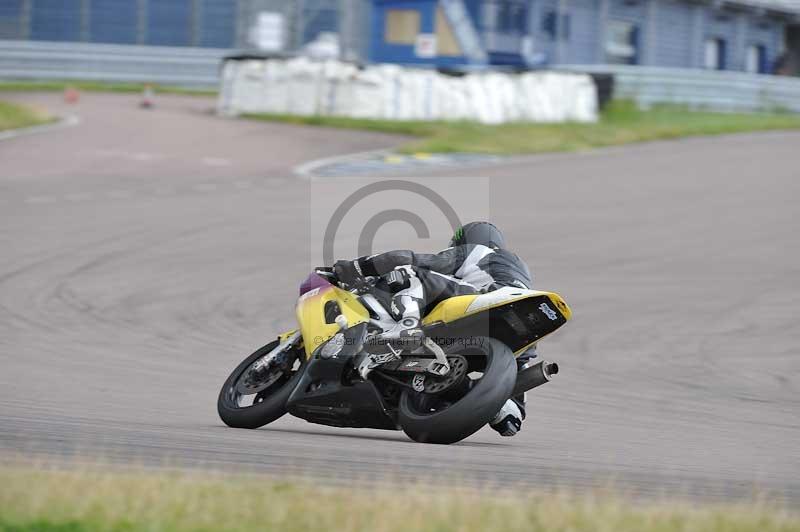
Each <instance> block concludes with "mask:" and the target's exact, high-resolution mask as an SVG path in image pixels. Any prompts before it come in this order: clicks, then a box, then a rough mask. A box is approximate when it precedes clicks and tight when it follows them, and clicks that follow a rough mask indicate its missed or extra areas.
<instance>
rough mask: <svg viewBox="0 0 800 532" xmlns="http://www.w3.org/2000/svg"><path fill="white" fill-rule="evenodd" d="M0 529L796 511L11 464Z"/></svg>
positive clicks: (503, 522) (425, 522) (693, 516)
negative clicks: (73, 469) (76, 469)
mask: <svg viewBox="0 0 800 532" xmlns="http://www.w3.org/2000/svg"><path fill="white" fill-rule="evenodd" d="M0 530H2V531H8V532H11V531H14V532H23V531H64V532H66V531H69V532H83V531H126V532H130V531H139V530H142V531H144V530H147V531H154V530H164V531H175V532H181V531H189V530H191V531H223V530H233V531H236V530H242V531H251V530H275V531H281V532H292V531H299V530H320V531H323V530H324V531H332V530H336V531H347V530H368V531H382V532H395V531H397V532H400V531H402V532H408V531H418V530H430V531H437V532H448V531H468V530H479V531H486V532H492V531H503V532H512V531H525V532H531V531H541V532H550V531H553V532H555V531H559V532H567V531H569V532H582V531H586V532H588V531H592V532H594V531H600V532H603V531H608V532H612V531H613V532H673V531H680V532H695V531H696V532H797V531H798V530H800V517H799V516H798V515H797V514H792V513H790V512H789V511H787V510H783V509H780V508H778V507H775V506H771V505H769V504H767V503H764V502H753V503H747V504H728V505H718V506H695V505H690V504H688V503H666V502H663V503H636V504H632V503H630V502H628V501H625V500H624V499H620V498H615V497H612V496H608V495H599V496H597V495H596V496H588V495H586V496H574V495H567V494H564V493H544V492H543V493H539V494H529V493H523V492H516V493H513V492H510V491H509V492H502V491H496V490H493V491H492V492H489V491H484V492H476V491H468V490H464V489H456V488H452V489H447V490H444V491H436V490H432V489H424V490H414V489H412V488H393V489H391V490H390V489H389V488H378V489H374V488H373V489H367V488H359V487H353V486H350V485H348V486H343V487H339V488H335V487H319V486H314V485H311V484H310V483H287V482H279V481H275V480H270V479H268V478H265V477H242V478H237V477H231V476H220V475H213V474H207V473H206V474H203V473H184V474H177V473H168V472H159V471H145V472H139V473H132V472H120V471H115V472H110V471H106V472H102V471H99V470H82V471H55V470H44V469H39V468H31V467H27V466H18V467H15V466H8V465H6V466H0Z"/></svg>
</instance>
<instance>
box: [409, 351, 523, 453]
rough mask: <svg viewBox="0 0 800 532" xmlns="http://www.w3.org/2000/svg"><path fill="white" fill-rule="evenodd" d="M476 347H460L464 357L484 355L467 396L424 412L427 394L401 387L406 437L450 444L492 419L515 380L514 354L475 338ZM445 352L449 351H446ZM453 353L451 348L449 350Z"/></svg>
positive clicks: (426, 441) (459, 352)
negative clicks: (481, 366) (477, 376)
mask: <svg viewBox="0 0 800 532" xmlns="http://www.w3.org/2000/svg"><path fill="white" fill-rule="evenodd" d="M474 340H476V342H475V343H477V344H479V345H476V346H470V347H468V348H467V349H463V348H462V349H460V350H459V351H458V354H461V355H464V356H466V357H467V359H470V358H471V357H475V356H481V355H482V356H483V357H485V361H486V364H485V368H484V369H483V377H482V378H481V379H479V380H476V381H474V382H475V384H474V385H473V386H472V387H471V388H469V390H468V391H467V393H466V395H464V396H463V397H461V398H460V399H458V400H457V401H456V402H454V403H452V404H450V405H449V406H446V407H445V408H444V409H443V410H441V411H434V412H430V411H425V410H426V409H425V402H426V399H427V398H426V396H428V395H429V394H424V393H417V392H413V391H411V390H404V391H403V394H402V395H401V396H400V405H399V422H400V426H401V427H402V428H403V432H405V433H406V434H407V435H408V437H409V438H411V439H412V440H414V441H418V442H421V443H439V444H450V443H455V442H458V441H461V440H463V439H464V438H466V437H468V436H471V435H472V434H474V433H475V432H477V431H478V430H480V428H481V427H483V426H484V425H486V424H487V423H488V422H489V421H491V420H492V419H493V418H494V416H496V415H497V413H498V412H499V411H500V408H502V406H503V404H504V403H505V402H506V401H507V400H508V398H509V397H511V392H512V391H513V390H514V384H515V383H516V380H517V364H516V360H515V359H514V353H512V352H511V350H510V349H509V348H508V347H507V346H506V345H505V344H503V343H502V342H500V341H498V340H495V339H493V338H488V337H478V338H475V339H474ZM445 351H448V350H445ZM449 351H450V352H453V350H452V349H451V350H449Z"/></svg>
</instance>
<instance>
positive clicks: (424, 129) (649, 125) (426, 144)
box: [245, 101, 800, 155]
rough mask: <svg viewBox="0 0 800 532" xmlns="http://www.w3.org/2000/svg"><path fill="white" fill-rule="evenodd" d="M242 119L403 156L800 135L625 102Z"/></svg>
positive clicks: (766, 119)
mask: <svg viewBox="0 0 800 532" xmlns="http://www.w3.org/2000/svg"><path fill="white" fill-rule="evenodd" d="M245 117H246V118H251V119H257V120H268V121H277V122H288V123H294V124H309V125H316V126H326V127H337V128H348V129H362V130H368V131H381V132H386V133H397V134H403V135H409V136H413V137H418V139H416V140H412V141H410V142H409V143H407V144H405V145H404V146H402V147H401V148H400V151H402V152H404V153H414V152H429V153H449V152H472V153H486V154H496V155H513V154H527V153H542V152H553V151H577V150H586V149H589V148H596V147H602V146H616V145H620V144H630V143H633V142H644V141H651V140H663V139H674V138H680V137H688V136H698V135H720V134H725V133H739V132H745V131H764V130H775V129H800V115H791V114H785V113H775V114H772V113H764V114H728V113H712V112H707V111H691V110H689V109H687V108H685V107H679V106H657V107H655V108H653V109H650V110H648V111H643V110H639V109H638V108H636V106H635V105H634V104H633V103H631V102H627V101H616V102H612V103H611V104H610V105H609V106H608V108H607V109H606V110H604V111H603V113H602V115H601V118H600V120H599V121H598V122H597V123H595V124H582V123H574V122H573V123H565V124H531V123H512V124H503V125H497V126H491V125H484V124H479V123H476V122H413V121H412V122H401V121H391V120H365V119H352V118H339V117H321V116H311V117H300V116H289V115H271V114H251V115H245Z"/></svg>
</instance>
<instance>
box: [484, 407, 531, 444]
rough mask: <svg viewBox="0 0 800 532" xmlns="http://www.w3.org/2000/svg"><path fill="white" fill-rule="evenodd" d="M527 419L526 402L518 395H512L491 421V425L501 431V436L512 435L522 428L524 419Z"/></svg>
mask: <svg viewBox="0 0 800 532" xmlns="http://www.w3.org/2000/svg"><path fill="white" fill-rule="evenodd" d="M524 419H525V404H524V403H522V402H520V401H519V400H518V399H517V398H516V397H512V398H511V399H509V400H508V401H506V404H504V405H503V408H501V409H500V412H498V413H497V415H496V416H495V417H494V419H493V420H492V421H491V422H490V423H489V426H490V427H492V428H493V429H494V430H496V431H497V432H499V433H500V435H501V436H506V437H511V436H514V435H515V434H516V433H517V432H519V431H520V430H522V421H523V420H524Z"/></svg>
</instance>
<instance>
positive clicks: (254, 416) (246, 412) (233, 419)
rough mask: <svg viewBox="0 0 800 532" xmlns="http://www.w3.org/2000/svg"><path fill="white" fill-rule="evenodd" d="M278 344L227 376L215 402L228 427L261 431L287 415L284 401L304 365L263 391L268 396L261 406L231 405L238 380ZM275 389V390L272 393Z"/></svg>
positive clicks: (271, 344)
mask: <svg viewBox="0 0 800 532" xmlns="http://www.w3.org/2000/svg"><path fill="white" fill-rule="evenodd" d="M278 344H279V342H278V340H275V341H274V342H270V343H268V344H267V345H265V346H264V347H262V348H261V349H259V350H258V351H256V352H255V353H253V354H252V355H250V356H249V357H247V358H246V359H244V360H243V361H242V363H241V364H239V365H238V366H237V367H236V369H234V370H233V372H232V373H231V374H230V376H229V377H228V379H227V380H226V381H225V384H223V385H222V389H221V390H220V392H219V397H218V399H217V412H218V413H219V417H220V419H222V421H223V422H224V423H225V424H226V425H228V426H229V427H234V428H237V429H257V428H258V427H263V426H264V425H266V424H268V423H272V422H273V421H275V420H277V419H279V418H280V417H282V416H283V415H284V414H286V412H287V411H286V401H288V399H289V395H291V393H292V391H293V390H294V388H295V386H297V383H298V382H299V381H300V377H301V376H302V374H303V370H304V369H305V364H304V363H303V364H302V365H301V366H300V368H298V369H297V371H296V372H295V373H294V374H292V375H286V376H284V377H282V378H281V380H280V381H278V382H276V383H275V384H274V385H272V386H271V387H270V388H268V389H267V390H265V391H269V392H270V393H269V395H267V396H266V397H264V398H263V400H262V401H261V402H260V403H257V404H253V405H251V406H246V407H239V406H237V405H236V404H235V403H234V401H233V397H234V395H233V394H234V391H235V388H236V385H237V383H238V382H239V379H240V378H241V377H242V375H243V374H244V372H245V370H247V369H248V368H249V367H250V366H251V365H252V364H253V363H254V362H255V361H256V360H258V359H259V358H261V357H263V356H264V355H266V354H268V353H269V352H270V351H272V350H273V349H275V348H276V347H277V346H278ZM299 356H300V357H301V358H300V360H301V362H304V360H305V354H304V353H302V352H301V353H300V354H299ZM273 387H274V389H273Z"/></svg>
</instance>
